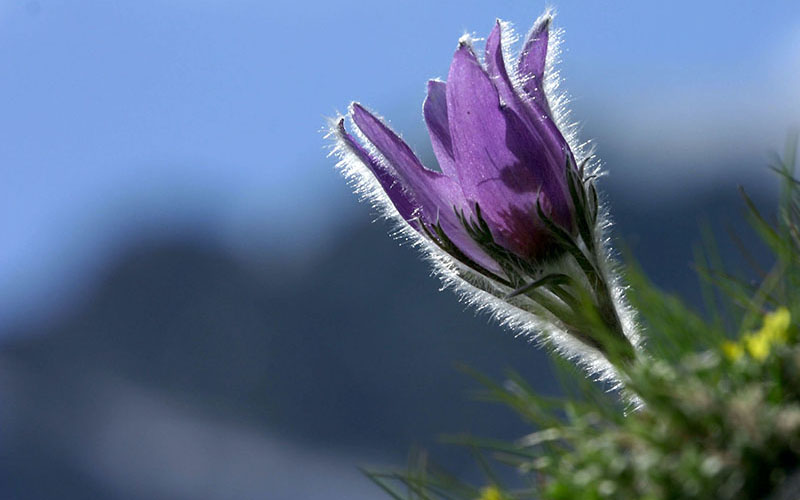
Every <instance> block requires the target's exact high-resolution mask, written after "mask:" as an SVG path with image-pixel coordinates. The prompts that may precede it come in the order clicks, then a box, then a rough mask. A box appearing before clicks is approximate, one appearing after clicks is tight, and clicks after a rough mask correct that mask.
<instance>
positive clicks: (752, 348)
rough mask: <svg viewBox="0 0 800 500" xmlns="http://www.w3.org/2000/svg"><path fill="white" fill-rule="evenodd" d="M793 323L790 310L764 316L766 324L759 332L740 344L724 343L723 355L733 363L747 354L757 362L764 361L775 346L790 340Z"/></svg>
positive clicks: (783, 308) (748, 336) (743, 338)
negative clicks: (790, 328) (790, 329)
mask: <svg viewBox="0 0 800 500" xmlns="http://www.w3.org/2000/svg"><path fill="white" fill-rule="evenodd" d="M791 322H792V316H791V314H790V313H789V310H788V309H786V308H785V307H780V308H778V309H777V310H776V311H774V312H771V313H767V314H766V315H764V324H763V325H762V326H761V329H760V330H759V331H757V332H753V333H750V334H747V335H745V336H744V337H742V340H741V341H739V342H732V341H730V340H727V341H725V342H723V343H722V353H723V354H724V355H725V357H727V358H728V359H730V360H731V361H736V360H738V359H739V358H741V357H742V356H743V355H744V353H745V352H746V353H747V354H749V355H750V357H752V358H753V359H755V360H758V361H764V360H765V359H767V356H769V353H770V351H771V350H772V348H773V346H776V345H779V344H785V343H786V342H787V341H788V340H789V327H790V326H791Z"/></svg>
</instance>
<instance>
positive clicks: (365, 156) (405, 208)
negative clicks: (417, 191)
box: [336, 118, 417, 222]
mask: <svg viewBox="0 0 800 500" xmlns="http://www.w3.org/2000/svg"><path fill="white" fill-rule="evenodd" d="M336 134H337V135H338V136H339V138H341V140H342V142H343V143H344V145H345V147H347V149H348V150H349V151H350V152H352V153H353V154H354V155H356V156H357V157H358V159H359V160H361V162H362V163H364V165H366V166H367V167H368V168H369V169H370V171H371V172H372V173H373V175H375V178H376V179H377V180H378V182H379V183H380V185H381V187H382V188H383V190H384V191H385V192H386V195H387V196H388V197H389V200H391V202H392V204H393V205H394V207H395V208H396V209H397V211H398V212H399V213H400V216H401V217H403V219H405V220H407V221H409V222H410V221H412V220H414V219H415V217H416V215H415V213H414V212H415V211H416V209H417V206H416V205H415V204H414V202H413V201H412V200H411V199H410V198H409V196H408V194H407V193H406V192H405V190H404V189H403V186H402V184H400V182H399V181H398V179H396V178H395V177H394V175H393V174H392V173H391V172H389V171H388V170H387V169H386V168H385V167H384V166H383V165H381V164H380V162H378V161H377V160H376V159H375V158H373V157H372V155H370V154H369V152H368V151H367V150H366V149H364V148H363V147H362V146H361V144H359V143H358V142H357V141H356V140H355V139H354V138H353V136H352V135H350V134H349V133H348V132H347V130H346V129H345V127H344V118H341V119H339V121H338V123H337V124H336Z"/></svg>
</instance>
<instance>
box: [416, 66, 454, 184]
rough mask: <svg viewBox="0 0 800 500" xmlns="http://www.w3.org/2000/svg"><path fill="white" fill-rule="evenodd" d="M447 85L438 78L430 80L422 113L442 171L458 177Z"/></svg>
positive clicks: (449, 175)
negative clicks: (448, 115)
mask: <svg viewBox="0 0 800 500" xmlns="http://www.w3.org/2000/svg"><path fill="white" fill-rule="evenodd" d="M446 92H447V85H446V84H445V83H444V82H441V81H438V80H430V81H429V82H428V97H426V98H425V104H423V106H422V114H423V116H424V117H425V123H426V124H427V126H428V134H429V135H430V136H431V144H432V145H433V153H434V154H435V155H436V159H437V160H438V161H439V166H440V167H441V169H442V172H443V173H444V174H445V175H447V176H448V177H453V178H455V177H456V170H455V160H454V159H453V143H452V141H451V140H450V124H449V123H448V120H447V95H446Z"/></svg>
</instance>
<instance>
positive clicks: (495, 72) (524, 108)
mask: <svg viewBox="0 0 800 500" xmlns="http://www.w3.org/2000/svg"><path fill="white" fill-rule="evenodd" d="M501 30H502V25H501V23H500V21H497V22H496V23H495V26H494V28H493V29H492V32H491V33H490V34H489V37H488V38H487V40H486V66H487V68H486V69H487V72H488V73H489V76H491V77H492V81H493V82H494V84H495V86H496V87H497V91H498V94H499V95H500V98H501V99H502V101H503V103H504V104H505V105H506V106H508V107H510V108H511V109H513V110H514V112H515V113H516V114H517V115H518V116H519V118H520V119H521V120H522V121H524V122H525V123H526V124H527V125H528V126H529V127H530V128H531V133H532V134H534V135H536V136H538V137H539V138H540V142H542V143H544V146H545V149H544V150H543V152H544V154H546V155H548V156H549V159H550V162H551V164H552V165H553V166H555V168H557V169H559V171H560V169H561V168H563V165H564V164H565V162H566V157H565V156H564V155H565V154H566V150H568V146H567V143H566V141H565V140H564V137H563V136H562V135H561V132H560V131H559V130H558V127H556V126H555V124H554V123H553V121H552V118H551V117H550V115H549V114H548V113H546V112H544V111H543V110H542V108H541V107H540V106H538V105H537V103H536V102H532V101H529V100H526V99H524V98H523V97H522V96H521V95H519V93H518V92H517V90H516V89H515V88H514V85H513V83H512V82H511V78H510V77H509V74H508V71H507V69H506V65H505V59H504V57H503V47H502V31H501Z"/></svg>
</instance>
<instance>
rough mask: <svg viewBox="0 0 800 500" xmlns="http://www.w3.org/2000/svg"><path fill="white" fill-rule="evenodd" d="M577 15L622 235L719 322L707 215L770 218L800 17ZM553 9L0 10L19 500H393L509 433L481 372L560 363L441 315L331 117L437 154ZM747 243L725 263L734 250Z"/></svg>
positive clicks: (3, 458)
mask: <svg viewBox="0 0 800 500" xmlns="http://www.w3.org/2000/svg"><path fill="white" fill-rule="evenodd" d="M643 4H644V3H643V2H591V3H589V2H566V1H563V2H559V3H555V5H554V6H555V7H556V8H557V10H558V13H559V15H558V17H557V19H556V24H557V25H558V26H561V27H564V28H565V30H566V34H565V39H566V41H565V45H564V49H565V50H564V53H563V61H564V62H563V64H562V65H561V66H560V68H561V72H562V75H563V76H564V77H565V85H566V88H568V89H569V91H570V94H571V95H572V96H573V98H574V99H573V104H572V106H571V107H572V109H573V113H574V114H573V116H574V117H575V118H576V119H579V120H581V122H582V123H583V125H584V127H583V134H582V136H583V138H586V139H589V138H591V139H593V140H595V141H596V143H597V147H598V153H599V154H600V156H601V157H602V158H603V160H605V162H606V165H607V167H608V171H609V172H610V175H609V176H608V177H606V178H605V179H604V180H603V183H602V187H603V189H604V191H605V193H606V195H607V198H608V201H609V202H610V205H611V207H612V210H613V214H614V217H615V219H616V220H617V225H616V228H615V236H617V237H619V238H622V239H624V241H625V243H626V245H627V246H629V247H630V248H631V249H632V251H633V252H634V253H635V254H636V256H637V257H638V258H639V259H640V260H641V262H642V263H643V265H644V267H645V269H646V270H647V271H648V272H649V273H650V274H651V276H652V277H653V279H654V280H655V281H656V282H657V283H658V284H659V285H661V286H662V287H664V288H666V289H668V290H671V291H674V292H675V293H679V294H682V295H683V296H685V297H686V298H687V299H688V300H690V301H697V299H698V294H697V292H696V291H695V290H694V284H695V281H694V275H693V273H692V270H691V267H690V261H691V252H692V244H693V243H695V242H696V241H697V240H698V238H699V236H698V234H699V231H698V224H699V221H700V220H701V219H702V218H705V219H707V220H709V221H711V222H712V224H713V225H714V227H715V228H716V229H717V230H718V232H720V233H721V234H724V233H725V229H726V227H731V228H733V229H737V230H738V229H739V226H741V224H742V222H741V218H740V213H741V210H740V208H741V207H740V203H739V202H738V200H737V197H736V194H735V187H736V185H737V184H744V185H745V186H747V187H748V190H749V191H750V192H751V193H753V195H754V197H755V198H757V199H758V200H759V201H760V202H761V203H763V204H764V205H765V206H769V203H770V202H771V199H772V197H773V194H774V191H775V189H774V185H775V183H776V182H775V179H774V177H773V176H772V175H770V174H768V173H767V171H766V169H765V165H766V163H767V161H768V159H769V157H770V156H769V155H770V154H771V153H773V152H776V151H780V150H782V147H783V143H784V140H785V137H786V134H787V132H788V130H789V129H790V128H791V127H796V126H797V125H798V124H799V123H800V4H798V3H797V2H796V1H783V2H770V3H769V5H764V4H763V3H762V2H735V3H732V2H723V1H717V2H702V3H696V2H689V1H676V2H669V3H663V5H657V4H656V2H648V3H647V5H643ZM543 8H544V4H543V3H541V2H519V1H515V2H511V1H495V2H487V1H484V2H467V1H463V0H461V1H458V2H456V1H437V2H430V1H407V2H355V1H345V0H342V1H338V2H321V1H320V2H318V1H310V2H286V3H285V4H284V3H281V4H278V3H275V2H263V1H245V0H239V1H235V0H226V1H223V0H200V1H190V0H172V1H166V0H162V1H154V0H139V1H136V2H134V1H129V2H108V1H101V0H96V1H92V0H79V1H75V0H71V1H66V0H64V1H56V0H52V1H51V0H19V1H17V0H0V172H2V175H1V176H0V242H2V245H0V497H2V498H9V499H17V498H19V499H29V498H30V499H34V498H36V499H38V498H122V499H138V498H148V499H162V498H163V499H229V498H241V499H250V498H268V499H290V498H291V499H298V498H300V499H310V500H314V499H323V498H325V499H328V498H348V499H365V498H380V497H381V493H380V492H379V491H378V490H377V489H376V488H374V487H373V486H372V485H371V484H369V483H368V481H367V480H365V479H364V478H363V477H362V476H361V475H360V474H359V472H358V471H357V470H356V466H357V465H365V464H398V463H402V462H403V460H404V459H405V456H406V452H407V450H408V449H409V447H410V446H412V445H413V444H418V445H421V446H423V447H426V448H433V449H434V451H435V454H436V456H437V457H439V458H440V460H441V462H443V463H445V464H447V465H448V466H450V467H452V468H453V469H454V470H456V471H457V472H459V473H462V474H465V475H472V474H474V470H473V469H472V468H471V467H470V465H469V459H468V457H467V458H465V456H464V455H466V454H464V455H462V454H461V453H460V452H459V451H458V450H452V449H450V448H447V447H444V448H443V447H439V446H438V445H436V436H437V435H438V434H440V433H455V432H462V431H463V432H472V433H475V434H480V435H488V436H497V437H512V436H515V435H516V434H518V433H519V432H522V431H523V428H522V427H520V425H519V423H518V422H517V421H516V420H515V419H514V417H513V416H510V415H508V414H507V413H505V412H504V411H502V410H501V409H497V408H493V407H491V406H487V405H484V404H481V403H475V402H471V401H470V399H469V395H468V391H469V389H471V388H473V387H474V385H475V384H474V383H473V382H471V381H470V380H469V379H468V378H466V377H465V376H464V375H462V374H460V373H458V372H457V371H456V370H455V369H454V365H455V363H457V362H464V363H467V364H470V365H472V366H474V367H476V368H478V369H481V370H484V371H486V372H488V373H490V374H493V375H500V374H501V373H502V372H503V370H504V369H506V368H515V369H517V370H519V371H522V372H523V373H525V374H526V375H527V376H528V377H530V378H531V379H532V380H533V382H534V383H535V385H536V387H538V388H539V389H540V390H542V391H544V392H553V391H556V390H557V389H556V384H555V382H554V379H553V376H552V370H551V368H550V364H549V362H548V361H547V357H546V356H545V355H544V354H543V353H541V352H540V351H538V350H536V349H534V348H532V347H529V346H527V345H526V344H525V342H524V341H522V340H515V339H513V338H512V336H511V335H510V334H508V333H507V332H503V331H501V330H500V329H499V328H497V327H496V326H493V325H487V324H486V319H485V318H480V317H477V318H476V317H475V316H474V314H472V313H471V312H465V311H464V307H463V306H462V305H460V304H458V302H457V301H456V299H455V298H454V297H453V296H452V295H451V294H449V293H439V292H438V291H437V290H438V284H437V283H436V281H435V280H433V279H432V278H430V277H428V271H427V269H426V268H425V265H424V264H423V263H421V262H420V261H419V260H418V259H417V258H416V256H415V255H414V252H413V251H412V250H411V249H409V248H405V247H400V246H398V245H397V243H396V242H395V241H392V240H391V239H389V237H388V236H386V229H387V227H386V224H383V223H375V224H371V221H372V220H373V219H374V213H372V211H371V210H370V209H369V208H368V207H367V206H365V205H359V204H358V203H357V202H356V201H355V197H354V196H352V195H351V194H350V192H349V190H348V188H347V187H346V186H345V185H344V182H343V181H342V179H341V178H340V176H339V175H338V174H337V173H336V172H335V171H334V169H333V163H334V162H333V161H332V160H331V159H327V158H326V154H327V149H326V148H325V144H324V141H323V134H322V133H321V129H322V127H323V124H324V117H325V116H332V115H334V114H335V113H336V112H337V110H344V109H346V106H347V105H348V103H349V102H350V101H351V100H354V99H358V100H359V101H361V102H363V103H364V104H366V105H368V106H370V107H371V108H373V109H377V110H379V111H380V112H381V114H383V115H384V116H387V117H389V118H390V120H391V122H392V124H393V126H394V127H396V128H397V129H398V130H401V131H402V132H403V133H404V136H405V137H406V138H407V139H408V140H409V142H411V143H412V145H413V146H414V147H415V149H416V150H417V151H418V152H419V153H420V154H421V155H422V156H423V157H424V158H429V157H430V146H429V145H428V144H427V133H426V131H425V129H424V125H423V123H422V118H421V112H420V110H421V103H422V100H423V98H424V89H425V82H426V80H427V79H428V78H431V77H445V76H446V74H447V69H448V66H449V62H450V57H451V55H452V52H453V50H454V49H455V47H456V42H457V39H458V37H459V36H460V35H461V34H463V33H464V32H465V31H468V32H472V33H475V34H476V35H478V36H485V35H486V34H487V33H488V31H489V30H490V29H491V27H492V23H493V21H494V19H495V17H500V18H503V19H505V20H509V21H511V22H513V23H514V24H515V25H516V26H517V27H518V28H519V30H520V31H521V32H522V33H523V34H524V33H525V32H526V31H527V29H528V27H529V25H530V24H531V23H532V22H533V20H534V19H535V18H536V17H537V16H538V15H539V14H540V13H541V11H542V10H543ZM732 246H733V245H731V244H730V243H729V242H728V241H727V240H723V248H726V249H727V250H726V252H728V251H730V252H733V251H731V250H730V247H732Z"/></svg>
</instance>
